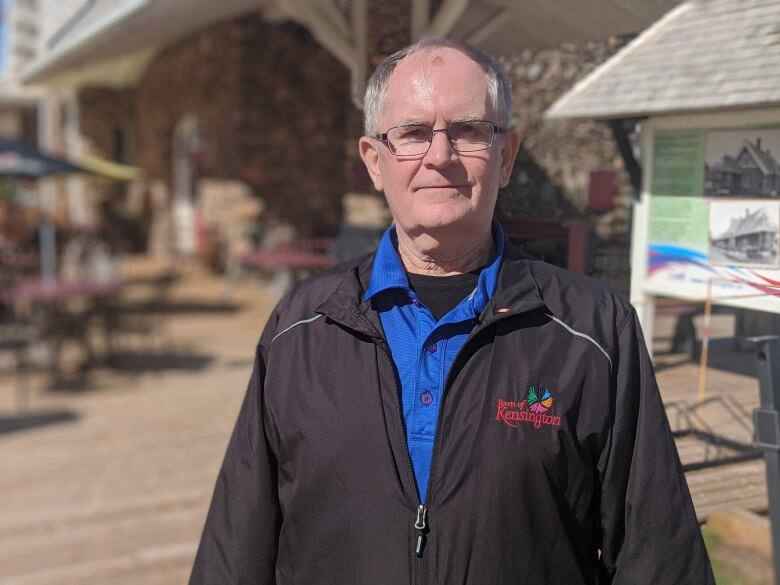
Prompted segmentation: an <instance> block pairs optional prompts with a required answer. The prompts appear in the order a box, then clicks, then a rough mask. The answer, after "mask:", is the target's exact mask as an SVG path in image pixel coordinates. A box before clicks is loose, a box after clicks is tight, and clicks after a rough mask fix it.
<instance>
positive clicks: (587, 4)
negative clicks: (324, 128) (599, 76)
mask: <svg viewBox="0 0 780 585" xmlns="http://www.w3.org/2000/svg"><path fill="white" fill-rule="evenodd" d="M678 2H679V0H653V1H652V2H650V1H648V0H556V1H555V2H550V1H549V0H523V1H522V2H518V1H516V0H442V2H441V3H440V5H439V7H438V9H437V10H436V11H435V13H433V14H432V13H431V12H432V11H431V4H432V1H431V0H411V17H410V22H409V30H410V36H411V37H412V38H414V39H417V38H420V37H422V36H450V37H455V38H462V39H465V40H466V41H468V42H471V43H473V44H476V45H479V46H482V47H484V48H485V49H487V50H488V51H491V52H493V53H496V54H512V53H517V52H519V51H521V50H524V49H529V48H541V47H548V46H556V45H559V44H561V43H564V42H578V41H583V40H586V39H593V38H599V37H604V36H607V35H620V34H627V33H633V32H638V31H640V30H642V29H644V28H645V27H647V26H648V25H649V24H650V23H652V22H653V21H655V20H656V19H658V18H659V17H660V16H661V15H663V14H664V13H665V12H667V11H668V10H669V9H671V8H673V7H674V6H675V5H677V4H678ZM251 11H263V12H265V13H266V15H267V16H268V17H270V18H274V19H277V18H288V19H291V20H295V21H296V22H298V23H300V24H302V25H303V26H305V27H307V28H308V29H309V30H310V32H311V33H312V34H313V36H314V37H315V38H316V39H317V40H318V41H319V42H320V44H321V45H323V46H324V47H325V48H326V49H328V50H329V51H330V52H331V53H333V54H334V55H335V56H336V57H337V58H338V59H339V60H340V61H341V62H342V63H343V64H344V65H345V66H346V67H347V68H348V69H349V70H350V71H351V72H352V80H353V81H352V94H353V100H354V101H355V103H356V104H359V102H360V98H361V97H362V93H363V87H364V83H365V80H366V77H367V72H368V55H367V46H368V43H367V28H368V27H367V11H368V0H91V1H90V2H87V4H85V5H84V7H83V8H82V9H81V10H80V11H79V12H78V13H77V14H76V15H74V17H73V18H71V19H70V20H69V21H68V23H66V25H65V30H62V31H60V32H59V33H57V34H56V35H55V37H54V43H53V45H52V46H51V47H50V49H49V52H48V53H47V54H46V55H44V56H43V57H42V58H41V59H39V60H38V61H37V62H35V63H33V65H32V66H31V67H30V68H29V69H28V70H27V71H25V72H24V73H23V75H22V79H23V81H24V82H25V83H40V82H46V83H53V84H69V85H74V84H75V85H78V84H85V83H101V84H107V85H133V84H135V83H136V82H137V80H138V78H139V76H140V75H141V74H142V73H143V71H144V69H145V67H146V65H148V62H149V60H150V59H152V58H153V57H154V55H155V54H156V51H158V50H159V49H161V48H162V47H164V46H167V45H170V44H171V43H173V42H175V41H176V40H177V39H179V38H181V37H183V36H185V35H187V34H189V33H192V32H194V31H196V30H198V29H200V28H203V27H206V26H208V25H209V24H212V23H215V22H218V21H220V20H224V19H228V18H231V17H233V16H238V15H240V14H243V13H247V12H251Z"/></svg>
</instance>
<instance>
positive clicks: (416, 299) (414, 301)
mask: <svg viewBox="0 0 780 585" xmlns="http://www.w3.org/2000/svg"><path fill="white" fill-rule="evenodd" d="M412 304H413V305H414V306H415V307H419V306H420V305H422V303H421V302H420V299H418V298H417V297H415V298H413V299H412Z"/></svg>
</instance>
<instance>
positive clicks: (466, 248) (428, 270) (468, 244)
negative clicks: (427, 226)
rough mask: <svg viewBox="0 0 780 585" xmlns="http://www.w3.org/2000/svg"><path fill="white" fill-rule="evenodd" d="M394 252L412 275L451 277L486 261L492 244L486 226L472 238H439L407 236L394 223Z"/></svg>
mask: <svg viewBox="0 0 780 585" xmlns="http://www.w3.org/2000/svg"><path fill="white" fill-rule="evenodd" d="M396 235H397V237H398V255H399V256H400V257H401V262H403V265H404V268H406V270H407V272H411V273H412V274H428V275H430V276H451V275H454V274H465V273H466V272H471V271H472V270H476V269H478V268H481V267H482V266H484V265H485V264H487V263H488V261H489V260H490V258H491V256H492V255H493V253H494V249H495V245H494V243H493V235H492V234H491V231H490V226H488V228H487V230H484V231H483V233H480V234H478V235H477V236H476V237H472V238H469V237H464V236H463V235H462V234H460V235H458V237H456V238H447V239H446V241H445V240H444V239H439V238H437V237H436V236H435V235H431V234H430V233H420V234H416V235H414V236H410V235H409V234H406V233H405V232H403V231H402V230H401V229H400V228H399V227H398V225H397V224H396Z"/></svg>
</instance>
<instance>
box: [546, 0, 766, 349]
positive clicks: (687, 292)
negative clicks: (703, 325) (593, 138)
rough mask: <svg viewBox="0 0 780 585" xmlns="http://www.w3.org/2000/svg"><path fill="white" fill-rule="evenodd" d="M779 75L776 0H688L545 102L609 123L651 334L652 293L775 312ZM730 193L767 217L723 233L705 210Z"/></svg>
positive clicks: (636, 287)
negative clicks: (630, 191)
mask: <svg viewBox="0 0 780 585" xmlns="http://www.w3.org/2000/svg"><path fill="white" fill-rule="evenodd" d="M779 79H780V0H688V1H687V2H684V3H681V4H680V5H679V6H677V7H675V8H674V9H672V10H671V11H669V12H668V13H666V14H665V15H664V16H663V17H661V18H660V19H659V20H658V21H657V22H655V23H654V24H653V25H652V26H650V27H649V28H647V29H646V30H645V31H644V32H642V33H641V34H640V35H638V36H637V37H636V38H635V39H633V40H632V41H631V42H630V43H629V44H628V45H626V46H625V47H624V48H623V49H622V50H620V51H619V52H617V53H616V54H615V55H613V56H612V57H611V58H610V59H608V60H607V61H605V62H604V63H603V64H602V65H601V66H599V67H598V68H596V69H595V70H594V71H593V72H592V73H591V74H590V75H589V76H587V77H585V78H584V79H582V80H581V81H580V82H579V83H577V84H576V85H575V86H574V87H572V88H571V89H570V90H569V91H568V92H567V93H565V94H563V95H562V96H561V97H560V98H559V99H558V100H556V101H555V102H554V103H553V105H552V106H551V107H550V108H549V109H548V110H547V112H546V114H545V115H546V117H547V118H548V119H552V120H555V119H572V118H575V119H577V118H578V119H583V118H586V119H595V120H602V121H606V122H608V123H609V125H610V127H611V128H612V130H613V133H614V135H615V138H616V140H617V143H618V145H619V146H620V151H621V155H622V156H623V158H624V160H625V162H626V168H627V169H628V170H629V172H630V173H631V179H632V184H633V186H634V189H635V192H636V194H637V201H635V203H634V208H633V213H632V220H633V226H632V233H631V239H632V242H631V250H632V252H631V266H632V272H631V300H632V302H633V303H634V304H635V306H636V307H637V310H638V312H639V315H640V320H641V321H642V326H643V328H644V329H645V335H646V337H647V338H648V339H651V338H652V321H653V314H654V310H655V304H656V298H657V297H659V296H663V297H672V298H682V299H687V300H692V301H703V300H705V299H707V298H710V299H711V300H712V301H713V302H715V303H718V304H723V305H730V306H734V307H740V308H746V309H759V310H764V311H772V312H777V313H780V295H778V294H777V290H776V289H775V288H772V287H767V285H766V283H767V282H776V281H778V280H780V270H779V269H778V267H777V234H778V228H777V224H778V220H779V219H780V211H778V209H780V208H778V205H777V202H776V201H777V198H778V197H780V165H779V164H778V162H777V159H776V158H775V157H776V156H777V152H780V82H778V80H779ZM632 139H633V140H634V142H633V143H632V142H631V141H632ZM773 151H774V152H773ZM637 152H640V153H641V155H640V159H641V160H636V158H635V154H634V153H637ZM728 200H732V202H729V201H728ZM734 201H738V202H739V205H742V204H743V203H744V204H745V208H750V209H751V210H755V209H762V210H763V211H760V212H753V211H751V212H750V213H748V214H746V215H740V216H738V217H736V216H735V217H734V219H733V221H731V222H730V224H727V225H729V228H728V229H727V230H725V234H724V233H723V232H724V230H723V229H720V230H717V229H715V223H713V222H714V221H715V220H714V219H713V218H718V217H722V215H723V213H725V211H724V210H725V209H727V208H728V207H729V205H731V206H733V205H734ZM719 233H720V235H718V234H719ZM710 234H712V235H711V236H710ZM715 236H717V237H715ZM710 237H711V238H712V239H711V240H710ZM742 267H751V268H752V271H751V272H749V273H748V272H745V271H744V270H742V269H741V268H742Z"/></svg>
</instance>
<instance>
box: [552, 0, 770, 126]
mask: <svg viewBox="0 0 780 585" xmlns="http://www.w3.org/2000/svg"><path fill="white" fill-rule="evenodd" d="M778 16H780V0H770V1H763V2H761V1H757V0H756V1H750V2H742V1H739V0H689V1H687V2H684V3H682V4H680V5H679V6H678V7H676V8H675V9H673V10H671V11H669V12H668V13H667V14H666V15H664V16H663V17H662V18H660V19H659V20H658V21H657V22H655V23H654V24H653V25H652V26H650V27H649V28H647V29H646V30H645V31H644V32H642V34H641V35H639V36H638V37H637V38H635V39H634V40H633V41H632V42H631V43H629V44H628V45H627V46H625V47H624V48H623V49H621V50H620V51H618V52H617V53H616V54H615V55H613V56H612V57H611V58H610V59H608V60H607V61H606V62H604V63H603V64H602V65H600V66H599V67H597V68H596V69H595V70H594V71H593V72H592V73H591V74H590V75H588V76H586V77H585V78H584V79H582V80H581V81H580V82H579V83H577V84H576V85H575V86H574V87H573V88H572V89H570V90H569V91H568V92H566V93H565V94H564V95H562V96H561V97H559V98H558V99H557V100H556V101H555V102H554V103H553V104H552V106H550V108H549V109H548V110H547V112H546V113H545V116H546V117H547V118H550V119H567V118H568V119H577V118H578V119H595V120H615V119H641V118H647V117H653V116H676V115H691V114H701V113H715V112H728V111H734V110H748V109H763V108H776V107H778V105H780V88H778V85H777V81H776V80H777V76H778V73H780V64H778V63H779V62H778V60H777V55H778V52H780V37H778V36H777V33H776V31H775V28H776V27H775V26H774V25H773V24H772V23H774V22H775V21H776V20H777V18H778Z"/></svg>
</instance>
